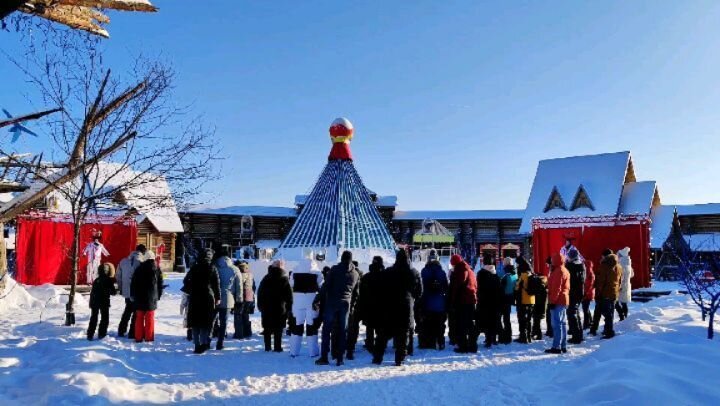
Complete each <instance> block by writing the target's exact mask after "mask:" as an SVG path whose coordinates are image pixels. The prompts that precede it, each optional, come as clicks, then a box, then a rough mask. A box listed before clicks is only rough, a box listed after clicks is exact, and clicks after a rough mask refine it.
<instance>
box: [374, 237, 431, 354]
mask: <svg viewBox="0 0 720 406" xmlns="http://www.w3.org/2000/svg"><path fill="white" fill-rule="evenodd" d="M416 273H417V271H415V270H414V269H412V268H411V267H410V261H409V260H408V256H407V253H406V252H405V250H398V251H397V253H396V254H395V264H393V266H391V267H390V268H388V269H386V270H385V271H383V273H382V278H381V281H382V301H383V310H384V311H383V314H382V315H381V316H380V320H381V322H380V329H379V331H378V340H377V343H376V346H375V353H374V356H373V361H372V362H373V364H377V365H380V364H382V361H383V356H384V354H385V348H386V347H387V342H388V340H390V338H392V339H393V342H394V343H395V365H397V366H400V365H402V363H403V361H404V360H405V356H406V348H405V346H406V345H407V342H408V337H407V334H408V332H409V331H410V327H411V325H412V323H413V306H414V304H415V303H414V302H415V299H418V298H419V297H420V296H421V295H422V285H420V286H421V287H420V289H418V288H417V280H416V275H415V274H416Z"/></svg>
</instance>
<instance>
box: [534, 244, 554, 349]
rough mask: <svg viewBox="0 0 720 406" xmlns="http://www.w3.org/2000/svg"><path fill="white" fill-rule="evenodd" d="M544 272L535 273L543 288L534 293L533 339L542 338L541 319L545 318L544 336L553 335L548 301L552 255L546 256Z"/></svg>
mask: <svg viewBox="0 0 720 406" xmlns="http://www.w3.org/2000/svg"><path fill="white" fill-rule="evenodd" d="M545 265H546V266H545V268H544V269H545V272H544V273H541V274H539V275H537V276H538V277H540V279H541V280H542V283H543V285H544V286H545V289H544V290H542V291H541V292H540V293H539V294H537V295H535V308H534V309H533V326H532V328H533V330H532V338H533V339H535V340H542V339H543V334H542V321H543V320H545V336H547V337H552V336H553V328H552V316H551V314H550V306H549V303H548V295H547V288H548V276H549V275H550V269H551V268H552V257H547V259H546V260H545Z"/></svg>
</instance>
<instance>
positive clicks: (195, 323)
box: [181, 249, 221, 354]
mask: <svg viewBox="0 0 720 406" xmlns="http://www.w3.org/2000/svg"><path fill="white" fill-rule="evenodd" d="M214 255H215V253H214V252H213V250H211V249H206V250H205V251H204V252H203V253H202V255H201V256H200V258H198V261H197V262H196V263H195V265H193V266H192V267H191V268H190V271H188V273H187V275H185V279H184V280H183V287H182V289H181V290H182V291H183V292H184V293H185V294H187V295H188V302H189V304H188V310H187V319H188V320H187V325H188V327H189V328H191V329H192V335H193V342H194V344H195V350H194V353H195V354H202V353H204V352H205V351H207V350H208V349H209V348H210V334H211V330H212V327H213V324H214V321H215V309H216V308H217V307H218V306H219V305H220V301H221V294H220V276H219V275H218V272H217V269H216V268H215V266H213V263H212V260H213V256H214Z"/></svg>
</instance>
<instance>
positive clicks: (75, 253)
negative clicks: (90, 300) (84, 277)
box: [65, 220, 82, 326]
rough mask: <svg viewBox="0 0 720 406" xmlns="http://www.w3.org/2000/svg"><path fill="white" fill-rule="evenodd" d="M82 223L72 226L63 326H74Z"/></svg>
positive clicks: (77, 221)
mask: <svg viewBox="0 0 720 406" xmlns="http://www.w3.org/2000/svg"><path fill="white" fill-rule="evenodd" d="M81 227H82V223H81V222H80V221H79V220H76V221H75V223H74V224H73V243H72V252H71V259H72V269H71V270H70V295H69V297H68V302H67V306H66V308H65V325H66V326H74V325H75V308H74V304H75V290H76V287H77V280H78V272H79V267H80V229H81Z"/></svg>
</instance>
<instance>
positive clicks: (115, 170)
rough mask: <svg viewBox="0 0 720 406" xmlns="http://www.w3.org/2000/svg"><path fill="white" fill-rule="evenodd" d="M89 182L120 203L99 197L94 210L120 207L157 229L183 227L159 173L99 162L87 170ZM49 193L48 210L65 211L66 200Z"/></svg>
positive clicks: (172, 230)
mask: <svg viewBox="0 0 720 406" xmlns="http://www.w3.org/2000/svg"><path fill="white" fill-rule="evenodd" d="M89 179H90V180H89V183H90V186H85V187H86V188H87V187H91V188H93V189H97V190H94V192H93V193H98V194H100V193H103V191H107V192H108V193H115V190H117V195H118V196H117V197H119V198H120V200H121V201H122V203H118V202H111V201H103V202H98V203H97V207H96V209H97V210H101V211H116V212H120V211H124V212H126V211H127V210H130V209H132V210H134V211H135V212H137V214H138V218H137V220H138V223H140V222H142V221H144V220H145V219H147V220H148V221H149V222H150V223H151V224H152V225H153V227H155V229H156V230H157V231H158V232H161V233H181V232H183V231H184V229H183V225H182V222H180V216H179V215H178V213H177V208H176V207H175V201H174V199H173V196H172V193H171V192H170V186H169V185H168V183H167V181H166V180H165V178H163V177H162V176H157V175H153V174H150V173H142V172H137V171H134V170H132V169H131V168H129V167H128V166H127V165H123V164H118V163H113V162H100V163H98V165H97V166H96V167H94V168H93V171H92V172H91V173H90V174H89ZM44 184H45V182H44V181H40V180H37V181H36V182H34V183H33V184H32V185H31V189H33V188H34V187H36V185H44ZM69 185H71V187H76V188H79V187H83V186H81V182H80V179H77V180H75V181H73V182H71V183H69ZM49 197H52V198H54V199H55V201H56V207H51V208H49V210H51V211H56V212H59V213H69V212H70V211H71V208H70V203H69V202H68V201H67V199H66V198H65V197H64V196H63V195H62V194H61V193H58V192H57V191H55V192H51V193H50V195H49Z"/></svg>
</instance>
